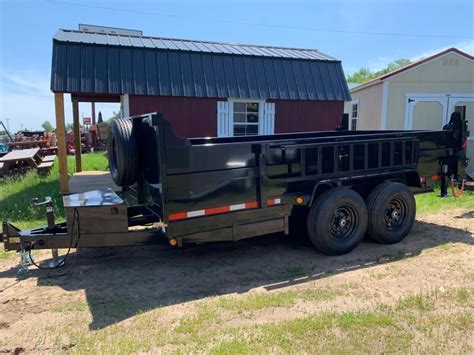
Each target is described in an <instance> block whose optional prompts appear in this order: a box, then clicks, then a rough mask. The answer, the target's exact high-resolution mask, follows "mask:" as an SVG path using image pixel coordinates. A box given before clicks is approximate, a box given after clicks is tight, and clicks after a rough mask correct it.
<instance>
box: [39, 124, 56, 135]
mask: <svg viewBox="0 0 474 355" xmlns="http://www.w3.org/2000/svg"><path fill="white" fill-rule="evenodd" d="M41 127H43V129H44V130H45V131H46V132H47V133H49V132H53V131H54V128H53V125H52V124H51V122H49V121H44V122H43V124H42V125H41Z"/></svg>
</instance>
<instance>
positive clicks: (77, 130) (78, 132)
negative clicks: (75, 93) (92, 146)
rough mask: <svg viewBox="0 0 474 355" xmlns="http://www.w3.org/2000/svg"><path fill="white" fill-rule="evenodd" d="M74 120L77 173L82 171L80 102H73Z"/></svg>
mask: <svg viewBox="0 0 474 355" xmlns="http://www.w3.org/2000/svg"><path fill="white" fill-rule="evenodd" d="M72 118H73V123H74V147H75V148H76V150H75V152H76V172H80V171H82V155H81V150H82V149H81V127H80V122H79V101H77V100H75V99H73V100H72Z"/></svg>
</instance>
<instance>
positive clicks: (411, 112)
mask: <svg viewBox="0 0 474 355" xmlns="http://www.w3.org/2000/svg"><path fill="white" fill-rule="evenodd" d="M350 92H351V96H352V101H351V102H349V103H347V104H346V105H345V113H348V114H349V119H350V124H349V126H350V128H356V129H441V128H442V127H443V126H444V125H445V124H446V123H447V122H448V121H449V117H450V116H451V113H452V112H454V111H455V110H458V111H460V112H461V113H462V114H463V115H465V117H466V119H467V120H468V121H469V123H468V125H469V129H470V131H471V136H470V137H469V142H468V157H469V158H470V159H471V161H470V164H469V166H468V173H470V174H473V175H474V57H473V56H471V55H469V54H467V53H464V52H462V51H460V50H458V49H456V48H450V49H447V50H445V51H443V52H440V53H437V54H435V55H433V56H431V57H429V58H425V59H423V60H420V61H418V62H415V63H413V64H410V65H408V66H406V67H404V68H401V69H398V70H396V71H393V72H391V73H388V74H385V75H383V76H381V77H378V78H376V79H373V80H371V81H369V82H367V83H365V84H362V85H359V86H356V87H354V88H352V89H351V90H350Z"/></svg>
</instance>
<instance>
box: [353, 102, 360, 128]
mask: <svg viewBox="0 0 474 355" xmlns="http://www.w3.org/2000/svg"><path fill="white" fill-rule="evenodd" d="M358 118H359V103H358V102H356V103H352V114H351V131H355V130H356V129H357V119H358Z"/></svg>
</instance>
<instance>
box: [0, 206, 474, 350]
mask: <svg viewBox="0 0 474 355" xmlns="http://www.w3.org/2000/svg"><path fill="white" fill-rule="evenodd" d="M473 244H474V211H467V210H448V211H442V212H439V213H437V214H433V215H427V216H423V217H421V218H418V219H417V222H416V224H415V226H414V228H413V231H412V232H411V234H410V235H409V236H408V237H407V238H406V239H405V240H404V241H403V242H401V243H399V244H396V245H389V246H386V245H380V244H376V243H374V242H371V241H369V240H365V241H364V242H363V243H362V244H361V245H360V246H359V247H358V248H356V250H354V251H353V252H351V253H350V254H347V255H344V256H338V257H328V256H325V255H322V254H320V253H318V252H316V251H315V250H314V249H313V248H311V247H310V246H308V245H305V244H304V243H301V242H295V241H292V240H289V239H288V238H287V237H284V236H280V235H272V236H266V237H263V238H255V239H252V240H247V241H242V242H239V243H234V244H212V245H203V246H197V247H190V248H186V249H183V250H176V249H172V248H170V247H169V246H167V245H158V246H153V247H131V248H115V249H94V250H81V252H80V253H79V255H78V256H77V258H76V256H75V254H74V255H72V257H71V259H69V264H70V265H71V266H66V267H64V268H62V269H60V270H58V271H55V272H45V271H40V270H36V269H34V268H32V269H31V272H30V273H29V274H28V275H27V276H26V277H24V278H22V279H20V280H17V278H16V272H17V262H18V260H17V257H16V256H15V257H12V258H6V259H4V260H0V289H1V290H2V291H1V292H0V334H1V335H0V353H8V352H16V353H19V352H23V351H25V352H27V353H32V352H33V353H34V352H62V351H72V352H75V351H78V352H86V351H88V350H96V351H98V352H114V351H115V350H117V348H116V347H119V350H122V351H123V352H128V350H130V351H138V352H167V351H174V350H177V349H188V350H190V351H197V352H207V351H209V350H211V349H214V346H219V345H222V344H224V345H225V344H227V343H222V342H226V341H233V339H234V338H233V337H234V334H235V332H237V330H239V331H242V329H247V328H246V327H258V326H261V325H268V324H271V325H278V324H283V322H288V321H292V320H298V319H303V318H305V317H314V316H317V315H321V314H326V313H325V312H361V311H364V312H367V311H374V310H380V309H381V308H380V307H381V305H384V307H400V308H397V309H402V308H403V307H402V306H403V305H409V304H410V303H409V302H411V301H409V300H413V299H414V300H415V302H418V303H419V305H418V306H417V307H418V308H417V309H418V310H420V309H421V310H423V302H424V301H423V299H417V298H416V297H418V296H420V295H433V294H436V295H437V296H436V297H435V300H436V302H438V299H439V300H440V301H439V302H441V303H439V304H438V303H436V309H427V312H428V311H433V312H434V313H433V314H434V315H438V316H439V315H440V314H446V315H447V316H448V315H460V317H461V316H462V317H464V318H459V319H464V321H465V320H466V319H467V322H465V323H463V324H464V325H463V326H462V327H461V329H459V328H456V327H455V328H453V329H452V330H450V333H449V339H448V340H443V344H444V343H445V345H442V344H434V345H433V344H431V345H430V342H431V341H434V340H433V337H434V338H436V337H437V336H438V335H437V334H438V333H439V334H441V333H442V334H444V333H443V331H444V330H443V329H444V328H443V326H444V325H439V327H438V328H436V327H435V329H434V330H432V331H431V335H430V333H426V334H425V332H424V331H423V330H421V331H420V332H418V333H417V331H415V330H414V331H413V332H412V331H407V332H410V334H414V335H413V336H412V337H411V338H409V339H408V340H407V341H408V343H407V344H406V346H404V347H403V348H398V349H397V348H395V349H394V350H395V351H397V350H398V351H400V350H409V351H410V350H411V351H415V350H420V349H423V350H426V349H432V350H437V351H440V350H441V351H447V352H458V351H461V352H471V351H474V348H473V347H472V345H473V344H474V329H473V327H472V324H470V323H471V321H472V319H473V311H474V308H473V303H474V301H473V299H472V294H473V290H474V287H473V286H474V267H473V265H474V249H473ZM36 255H37V258H38V259H46V258H48V257H49V254H48V253H47V252H46V251H42V252H39V253H38V254H36ZM458 290H464V291H463V292H464V293H463V294H464V296H462V294H461V296H462V297H461V300H464V301H463V302H457V301H456V299H455V298H453V299H450V298H446V297H445V298H443V296H442V295H443V294H451V293H450V292H457V291H458ZM466 292H467V293H466ZM458 294H459V292H458ZM259 295H261V296H262V297H263V298H258V297H259ZM318 295H319V296H318ZM413 297H415V298H413ZM259 300H262V304H260V303H259V302H260V301H259ZM404 300H408V301H404ZM267 303H268V304H267ZM203 305H207V306H209V307H211V306H212V307H214V308H213V310H214V311H215V310H216V309H217V310H218V313H219V314H218V315H217V316H216V315H215V314H214V313H212V314H211V313H209V315H208V317H209V319H210V318H212V317H214V316H216V317H219V318H218V321H216V322H215V324H214V323H213V325H214V326H215V327H216V328H218V329H221V330H222V331H221V332H217V333H213V335H212V339H211V338H209V339H207V340H206V342H205V344H204V343H200V340H199V339H205V336H206V335H205V334H204V333H201V332H202V330H201V329H195V328H192V327H191V325H190V324H191V323H190V321H188V320H189V319H191V318H189V317H194V318H192V320H193V321H196V320H197V319H198V318H199V315H200V314H204V316H203V317H204V318H206V317H207V316H206V313H202V311H203V309H204V310H206V309H208V308H203ZM216 307H217V308H216ZM415 308H416V307H415ZM199 312H201V313H199ZM345 314H347V313H345ZM351 314H353V313H351ZM406 314H407V319H409V318H408V317H409V316H410V315H413V314H416V310H415V309H411V310H409V311H408V313H406ZM420 314H421V313H420ZM420 316H422V315H420ZM196 317H197V318H196ZM466 317H467V318H466ZM209 319H203V320H202V321H201V323H197V324H198V325H199V327H200V328H201V326H202V327H204V328H205V327H206V326H209ZM216 319H217V318H216ZM305 319H306V318H305ZM456 319H458V318H456ZM146 322H148V323H146ZM441 323H442V322H441ZM284 324H287V323H284ZM341 324H342V328H341V329H342V331H345V330H344V329H346V328H344V326H343V325H344V324H345V323H340V325H341ZM456 324H457V323H456ZM382 325H384V324H382ZM385 325H386V326H391V325H390V324H385ZM385 325H384V326H385ZM184 326H188V327H189V329H190V330H189V332H188V333H187V335H185V336H181V335H180V336H181V338H180V339H181V340H180V341H181V342H179V341H172V340H169V338H170V337H171V338H172V337H173V334H174V333H176V334H178V333H180V329H181V328H182V327H184ZM140 327H141V328H140ZM180 327H181V328H180ZM152 328H153V329H154V330H153V331H152V330H151V329H152ZM414 328H416V326H414ZM137 329H140V330H137ZM158 329H161V330H163V329H164V332H165V333H163V334H167V337H168V338H166V337H165V339H162V338H161V337H160V336H161V335H159V334H158ZM185 329H188V328H185ZM229 329H233V330H232V331H230V330H229ZM252 329H258V331H263V330H262V329H264V328H252ZM331 329H332V330H331V332H332V333H334V332H335V333H337V332H338V330H337V329H333V328H331ZM397 329H398V328H397ZM264 330H265V329H264ZM399 330H400V329H399ZM213 331H214V330H213ZM400 331H402V330H400ZM137 332H140V333H137ZM162 332H163V331H162ZM193 332H195V333H193ZM204 332H205V329H204ZM128 333H129V334H128ZM250 333H254V331H252V332H249V333H245V334H250ZM189 334H197V336H196V337H194V338H183V337H188V336H189V337H190V335H189ZM239 334H240V333H239ZM242 334H244V333H242ZM128 336H129V337H131V338H130V339H129V340H127V343H124V341H125V340H124V339H128V338H127V337H128ZM246 336H247V335H246ZM248 336H249V337H250V338H248V339H249V341H253V338H251V337H252V336H253V335H248ZM281 336H283V335H281ZM335 336H336V337H337V334H336V335H335ZM177 337H178V336H177ZM119 338H120V339H121V341H122V342H118V340H117V339H119ZM132 338H134V339H132ZM138 338H140V343H137V342H138ZM329 338H330V337H329ZM114 339H115V340H114ZM144 339H147V341H145V340H144ZM183 339H184V340H183ZM300 340H301V339H300ZM278 341H280V340H278V339H277V341H276V343H275V344H277V343H278ZM298 341H299V340H298ZM117 344H118V345H117ZM278 344H279V343H278ZM282 344H284V343H283V342H282ZM368 344H372V343H370V342H368ZM373 344H379V343H373ZM380 344H381V345H380V346H381V348H379V349H374V348H373V346H376V345H371V346H372V348H371V350H373V351H374V352H385V351H387V350H388V351H389V352H390V349H391V348H387V347H386V346H388V345H386V344H385V343H380ZM231 345H232V346H234V345H235V344H234V343H232V344H231ZM231 345H229V344H228V345H226V346H229V347H224V350H229V349H230V352H240V351H238V350H239V349H240V348H231V347H230V346H231ZM425 345H426V346H427V347H426V348H424V346H425ZM275 346H276V345H275ZM292 346H293V345H292ZM315 346H316V345H314V344H313V345H312V347H305V345H302V346H301V347H299V348H298V349H299V350H306V351H308V349H312V350H314V349H317V348H316V347H315ZM360 346H363V344H362V345H360ZM444 346H446V348H443V347H444ZM232 349H233V350H234V351H232ZM281 349H285V348H284V347H283V348H276V349H272V348H271V347H270V348H268V350H269V351H270V352H273V350H275V351H276V352H279V351H281ZM292 349H294V348H292ZM361 349H362V351H363V349H364V348H363V347H362V348H357V349H356V350H359V351H360V350H361ZM221 350H222V349H221ZM308 352H309V351H308ZM428 352H429V351H428Z"/></svg>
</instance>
